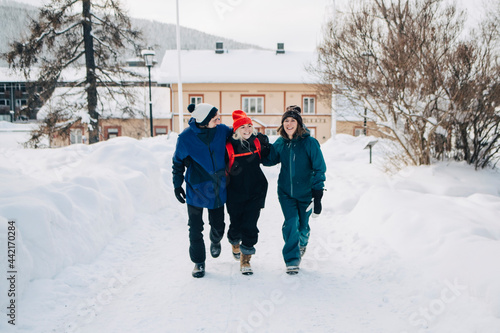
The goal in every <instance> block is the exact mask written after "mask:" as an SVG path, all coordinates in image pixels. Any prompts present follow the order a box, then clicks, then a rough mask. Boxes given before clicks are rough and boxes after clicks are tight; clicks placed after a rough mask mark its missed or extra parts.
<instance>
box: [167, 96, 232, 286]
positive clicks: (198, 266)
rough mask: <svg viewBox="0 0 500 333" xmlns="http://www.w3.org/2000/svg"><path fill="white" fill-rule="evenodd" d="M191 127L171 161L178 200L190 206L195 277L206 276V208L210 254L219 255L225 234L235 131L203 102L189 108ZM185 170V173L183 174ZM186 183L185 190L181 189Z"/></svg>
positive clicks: (181, 138) (188, 208)
mask: <svg viewBox="0 0 500 333" xmlns="http://www.w3.org/2000/svg"><path fill="white" fill-rule="evenodd" d="M188 110H189V112H191V116H192V117H191V119H189V123H188V124H189V126H188V127H187V128H186V129H184V131H183V132H182V133H181V134H179V137H178V138H177V144H176V147H175V152H174V156H173V158H172V162H173V163H172V174H173V177H172V178H173V183H174V192H175V197H176V198H177V200H179V202H180V203H187V211H188V225H189V242H190V245H189V256H190V258H191V261H192V262H193V263H194V264H195V266H194V269H193V272H192V275H193V277H195V278H200V277H203V276H205V259H206V250H205V242H204V240H203V224H204V222H203V219H202V216H203V208H207V209H208V220H209V224H210V241H211V245H210V254H211V255H212V257H213V258H217V257H218V256H219V255H220V251H221V245H220V241H221V239H222V237H223V235H224V229H225V223H224V204H225V202H226V197H227V192H226V175H225V172H226V171H225V170H226V163H225V153H226V140H227V138H228V137H229V136H230V135H231V133H232V129H231V128H229V127H228V126H226V125H224V124H221V123H220V115H219V111H218V110H217V108H216V107H214V106H212V105H210V104H206V103H201V104H198V105H194V104H190V105H189V106H188ZM184 171H185V173H184ZM184 181H185V182H186V191H185V192H184V189H183V188H182V184H183V182H184Z"/></svg>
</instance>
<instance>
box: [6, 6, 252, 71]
mask: <svg viewBox="0 0 500 333" xmlns="http://www.w3.org/2000/svg"><path fill="white" fill-rule="evenodd" d="M37 15H38V8H37V7H34V6H30V5H27V4H23V3H19V2H15V1H12V0H0V22H2V29H0V53H5V52H6V51H7V50H8V48H9V44H10V43H11V42H12V41H14V40H19V39H20V38H21V37H22V36H23V35H25V34H26V33H27V32H28V25H29V18H30V17H33V18H34V17H37ZM132 22H133V25H134V27H137V28H139V29H140V30H142V32H143V35H144V39H145V42H144V47H148V46H151V47H153V49H154V50H155V51H156V58H157V61H158V63H159V64H161V61H162V58H163V54H164V53H165V50H167V49H175V48H176V47H177V44H176V26H175V24H168V23H162V22H157V21H150V20H144V19H135V18H133V19H132ZM216 42H223V43H224V47H225V48H231V49H244V48H255V49H259V48H260V47H258V46H255V45H249V44H243V43H239V42H237V41H234V40H231V39H227V38H223V37H219V36H214V35H210V34H206V33H204V32H201V31H198V30H195V29H190V28H185V27H181V47H182V49H188V50H206V49H213V48H215V43H216ZM133 56H134V54H124V55H123V59H122V60H125V59H127V58H129V57H133ZM5 66H7V62H6V61H5V60H4V59H2V58H0V67H5Z"/></svg>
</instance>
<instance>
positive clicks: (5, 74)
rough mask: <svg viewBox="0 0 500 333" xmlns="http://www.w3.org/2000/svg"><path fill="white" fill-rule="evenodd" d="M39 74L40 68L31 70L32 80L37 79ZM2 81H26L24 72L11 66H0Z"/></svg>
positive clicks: (0, 78) (0, 80) (0, 79)
mask: <svg viewBox="0 0 500 333" xmlns="http://www.w3.org/2000/svg"><path fill="white" fill-rule="evenodd" d="M37 75H38V68H34V69H32V71H31V78H30V81H36V76H37ZM0 82H26V78H25V77H24V74H23V73H22V72H19V71H14V70H13V69H11V68H9V67H0Z"/></svg>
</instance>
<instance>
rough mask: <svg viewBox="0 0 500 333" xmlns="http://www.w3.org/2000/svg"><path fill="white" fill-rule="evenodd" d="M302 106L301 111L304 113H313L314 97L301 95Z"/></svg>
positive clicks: (314, 106)
mask: <svg viewBox="0 0 500 333" xmlns="http://www.w3.org/2000/svg"><path fill="white" fill-rule="evenodd" d="M302 102H303V105H304V108H303V110H302V112H303V113H304V114H314V113H316V98H315V97H311V96H306V97H303V99H302Z"/></svg>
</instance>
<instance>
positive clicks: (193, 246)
mask: <svg viewBox="0 0 500 333" xmlns="http://www.w3.org/2000/svg"><path fill="white" fill-rule="evenodd" d="M187 206H188V217H189V221H188V225H189V256H190V258H191V261H192V262H194V263H196V264H199V263H203V262H205V259H206V250H205V242H204V240H203V224H204V222H203V208H201V207H195V206H191V205H187ZM208 222H209V224H210V241H212V242H213V243H219V242H220V241H221V239H222V236H224V229H225V227H226V224H225V223H224V206H222V207H219V208H215V209H209V210H208Z"/></svg>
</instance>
